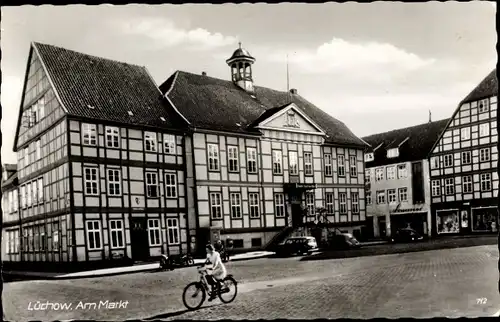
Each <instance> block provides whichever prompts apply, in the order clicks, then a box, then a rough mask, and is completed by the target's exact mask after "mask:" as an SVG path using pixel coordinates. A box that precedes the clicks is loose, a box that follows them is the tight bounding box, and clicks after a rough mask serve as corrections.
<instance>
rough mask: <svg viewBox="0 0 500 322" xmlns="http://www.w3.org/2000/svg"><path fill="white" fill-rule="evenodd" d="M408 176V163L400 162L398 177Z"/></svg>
mask: <svg viewBox="0 0 500 322" xmlns="http://www.w3.org/2000/svg"><path fill="white" fill-rule="evenodd" d="M407 177H408V169H407V168H406V164H398V178H399V179H402V178H407Z"/></svg>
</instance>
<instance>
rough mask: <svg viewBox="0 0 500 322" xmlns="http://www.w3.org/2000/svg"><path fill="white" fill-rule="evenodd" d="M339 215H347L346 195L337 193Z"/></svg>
mask: <svg viewBox="0 0 500 322" xmlns="http://www.w3.org/2000/svg"><path fill="white" fill-rule="evenodd" d="M339 214H340V215H347V193H345V192H339Z"/></svg>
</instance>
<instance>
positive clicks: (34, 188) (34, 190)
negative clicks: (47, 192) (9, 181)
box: [31, 180, 38, 205]
mask: <svg viewBox="0 0 500 322" xmlns="http://www.w3.org/2000/svg"><path fill="white" fill-rule="evenodd" d="M31 193H32V194H33V205H36V204H38V183H37V181H36V180H34V181H32V182H31Z"/></svg>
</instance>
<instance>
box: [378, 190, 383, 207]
mask: <svg viewBox="0 0 500 322" xmlns="http://www.w3.org/2000/svg"><path fill="white" fill-rule="evenodd" d="M377 203H378V204H383V203H385V191H377Z"/></svg>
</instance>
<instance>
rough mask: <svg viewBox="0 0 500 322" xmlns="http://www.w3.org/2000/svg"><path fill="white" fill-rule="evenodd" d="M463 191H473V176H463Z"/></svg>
mask: <svg viewBox="0 0 500 322" xmlns="http://www.w3.org/2000/svg"><path fill="white" fill-rule="evenodd" d="M462 192H463V193H472V192H474V190H473V181H472V176H470V175H469V176H463V177H462Z"/></svg>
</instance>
